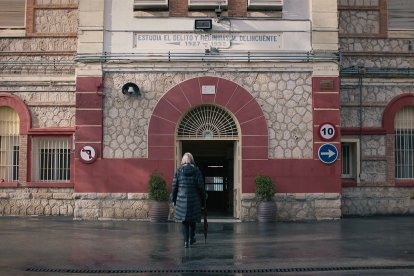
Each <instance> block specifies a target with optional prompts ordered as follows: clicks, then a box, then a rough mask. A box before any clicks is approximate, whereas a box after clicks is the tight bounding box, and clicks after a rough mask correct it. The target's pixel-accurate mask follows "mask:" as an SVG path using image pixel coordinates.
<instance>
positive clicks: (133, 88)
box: [122, 82, 141, 96]
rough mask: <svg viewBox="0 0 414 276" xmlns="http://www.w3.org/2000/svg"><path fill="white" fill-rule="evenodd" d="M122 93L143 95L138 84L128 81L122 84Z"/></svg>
mask: <svg viewBox="0 0 414 276" xmlns="http://www.w3.org/2000/svg"><path fill="white" fill-rule="evenodd" d="M122 94H124V95H130V96H132V95H141V93H140V91H139V87H138V85H136V84H135V83H132V82H128V83H126V84H124V86H122Z"/></svg>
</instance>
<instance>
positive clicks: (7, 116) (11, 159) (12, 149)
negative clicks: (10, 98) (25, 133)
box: [0, 106, 20, 182]
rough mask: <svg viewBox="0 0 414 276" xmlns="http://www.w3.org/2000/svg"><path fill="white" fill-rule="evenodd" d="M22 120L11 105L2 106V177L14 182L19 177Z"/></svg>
mask: <svg viewBox="0 0 414 276" xmlns="http://www.w3.org/2000/svg"><path fill="white" fill-rule="evenodd" d="M19 128H20V120H19V116H18V114H17V112H16V111H14V110H13V109H12V108H10V107H6V106H1V107H0V179H1V181H5V182H13V181H17V180H18V179H19Z"/></svg>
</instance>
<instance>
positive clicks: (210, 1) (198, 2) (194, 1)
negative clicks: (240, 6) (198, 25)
mask: <svg viewBox="0 0 414 276" xmlns="http://www.w3.org/2000/svg"><path fill="white" fill-rule="evenodd" d="M219 6H220V8H221V9H224V10H225V9H227V0H188V8H189V9H190V10H214V9H216V8H218V7H219Z"/></svg>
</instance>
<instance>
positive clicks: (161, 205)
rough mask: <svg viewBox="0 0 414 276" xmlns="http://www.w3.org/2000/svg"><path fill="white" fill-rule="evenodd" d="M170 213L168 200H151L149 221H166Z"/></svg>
mask: <svg viewBox="0 0 414 276" xmlns="http://www.w3.org/2000/svg"><path fill="white" fill-rule="evenodd" d="M169 213H170V205H169V204H168V201H151V202H150V209H149V217H150V221H151V222H166V221H167V220H168V214H169Z"/></svg>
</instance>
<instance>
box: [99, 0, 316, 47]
mask: <svg viewBox="0 0 414 276" xmlns="http://www.w3.org/2000/svg"><path fill="white" fill-rule="evenodd" d="M309 1H310V0H285V6H284V9H283V18H284V19H252V18H250V19H222V20H220V22H217V20H216V19H213V28H212V30H210V31H204V32H203V31H198V30H197V31H196V30H194V20H195V18H183V17H145V18H137V17H134V13H133V0H122V1H116V0H105V36H104V38H105V40H104V41H105V45H104V51H105V52H108V53H119V54H121V53H151V52H153V53H160V52H161V53H165V52H168V50H169V51H171V52H200V53H201V52H204V49H207V48H209V47H210V46H211V45H209V44H204V45H203V46H200V48H197V49H188V48H186V49H184V48H183V49H177V47H172V49H168V50H167V49H166V47H165V44H162V45H161V44H160V43H157V42H156V41H154V43H153V44H152V45H148V43H146V44H145V47H144V48H143V47H140V44H139V43H138V45H137V43H136V40H135V41H134V32H135V33H138V34H156V33H162V34H165V33H169V34H172V33H175V34H200V33H202V34H208V33H210V34H217V33H223V34H235V33H236V34H249V35H251V34H255V33H256V34H264V35H277V36H280V40H279V41H278V42H277V43H280V45H281V47H279V48H277V47H276V46H275V47H269V48H267V47H268V45H269V44H266V45H265V44H263V43H257V45H255V44H254V43H245V44H243V43H241V42H240V41H239V42H238V43H231V45H230V47H228V46H226V47H224V48H220V51H250V52H255V51H266V50H268V51H282V52H307V51H310V50H311V21H310V20H309V16H310V8H309V6H310V5H309ZM193 48H194V47H193ZM276 48H277V49H276Z"/></svg>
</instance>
